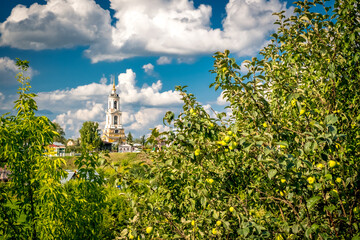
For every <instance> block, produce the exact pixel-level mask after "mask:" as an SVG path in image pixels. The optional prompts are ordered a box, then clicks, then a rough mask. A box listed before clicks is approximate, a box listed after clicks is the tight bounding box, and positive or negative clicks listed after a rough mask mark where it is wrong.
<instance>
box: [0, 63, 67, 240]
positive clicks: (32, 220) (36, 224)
mask: <svg viewBox="0 0 360 240" xmlns="http://www.w3.org/2000/svg"><path fill="white" fill-rule="evenodd" d="M16 65H17V66H18V67H19V69H20V73H19V74H17V79H18V82H19V83H20V84H21V87H19V91H18V94H19V99H18V100H16V101H15V109H16V110H17V114H16V116H7V114H5V115H2V116H1V118H0V159H4V160H5V161H4V162H3V161H1V163H0V164H2V163H5V164H6V166H7V168H8V170H10V171H11V175H10V178H11V180H10V181H9V183H8V184H6V185H4V186H1V188H0V235H2V236H3V237H4V239H13V238H16V239H39V238H43V237H42V236H52V237H54V238H56V237H55V236H54V235H53V234H55V231H56V229H57V228H56V220H55V216H56V215H57V214H58V213H59V209H60V208H61V205H58V204H56V203H59V202H60V201H62V199H63V195H62V194H61V192H62V188H61V187H60V178H61V177H62V176H65V174H66V173H65V172H64V171H63V170H61V169H60V164H64V163H65V161H64V160H63V159H59V158H56V159H51V160H50V159H49V158H48V157H46V155H45V154H46V153H47V151H48V149H47V146H48V145H49V144H50V143H51V142H52V141H53V139H54V137H55V136H56V132H54V131H53V129H54V125H53V124H52V123H51V121H50V120H49V119H48V118H47V117H44V116H35V112H36V110H37V105H36V102H35V100H34V99H33V98H34V97H35V96H36V95H35V94H33V93H29V89H30V85H29V82H28V79H29V78H28V77H25V76H24V72H25V71H26V70H27V69H28V67H29V62H28V61H22V60H20V59H17V62H16ZM11 206H13V207H11ZM24 215H25V220H24V221H21V222H20V221H18V220H19V218H20V217H21V216H24ZM50 223H52V224H50ZM58 229H59V228H58Z"/></svg>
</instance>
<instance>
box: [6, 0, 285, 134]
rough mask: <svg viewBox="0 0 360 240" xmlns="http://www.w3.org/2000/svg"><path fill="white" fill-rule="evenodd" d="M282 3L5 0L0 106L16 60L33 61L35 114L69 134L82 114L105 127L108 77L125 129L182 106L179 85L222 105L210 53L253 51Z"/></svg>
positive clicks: (139, 129)
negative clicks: (114, 87)
mask: <svg viewBox="0 0 360 240" xmlns="http://www.w3.org/2000/svg"><path fill="white" fill-rule="evenodd" d="M291 8H292V7H291V4H290V3H288V2H286V1H279V0H270V1H267V0H231V1H230V2H229V1H225V0H224V1H222V0H195V1H188V0H152V1H149V0H48V1H44V0H41V1H40V0H39V1H30V0H11V1H2V2H1V8H0V113H5V112H8V111H11V109H12V107H13V103H12V102H13V101H14V100H15V99H16V89H17V87H18V84H17V82H16V80H15V78H14V76H15V74H16V72H17V70H16V67H15V66H14V60H15V58H20V59H26V60H29V61H30V66H31V69H30V72H29V74H30V76H31V85H32V91H33V92H35V93H37V94H38V97H37V98H36V100H37V102H38V105H39V114H43V115H46V116H48V117H49V118H50V119H51V120H53V121H56V122H58V123H59V124H60V125H61V126H62V127H63V128H64V130H65V132H66V137H67V138H75V137H78V136H79V133H78V130H79V129H80V128H81V125H82V123H83V122H84V121H96V122H99V124H100V126H101V127H103V126H104V123H105V122H104V121H105V107H106V100H107V94H108V93H110V91H111V86H110V77H111V76H114V77H115V79H116V84H117V91H118V92H119V93H120V97H121V108H122V111H123V119H122V121H123V125H124V128H125V132H126V133H128V132H131V133H132V134H133V135H135V136H136V137H139V136H141V135H143V134H148V133H149V128H153V127H159V128H161V129H162V128H163V127H162V126H161V124H162V117H163V116H164V113H165V112H166V111H168V110H172V111H174V112H177V113H178V112H179V111H181V106H182V104H181V101H180V99H179V95H178V94H177V93H176V92H175V91H174V88H175V86H176V85H188V86H189V88H188V90H189V91H190V92H192V93H194V94H195V96H196V97H197V99H198V100H199V101H200V102H201V103H202V104H203V105H205V106H206V108H207V109H210V107H211V108H213V109H215V110H221V109H223V106H224V105H223V104H224V102H223V101H222V99H221V97H220V93H221V92H219V91H218V92H215V91H214V90H213V89H209V87H208V86H209V84H210V83H212V81H213V79H214V77H215V76H214V75H213V74H211V73H209V70H211V69H212V64H213V58H212V54H213V53H214V52H216V51H223V50H225V49H230V50H231V52H232V54H233V56H234V57H236V58H237V59H238V62H242V61H243V60H245V59H247V58H250V57H252V56H256V54H257V52H258V51H259V50H260V49H261V47H262V46H264V45H265V44H266V42H267V40H268V39H269V36H270V34H271V33H272V32H274V31H275V28H276V25H273V22H274V21H275V20H276V18H275V17H274V16H272V12H278V11H281V10H286V11H288V12H291V11H292V9H291Z"/></svg>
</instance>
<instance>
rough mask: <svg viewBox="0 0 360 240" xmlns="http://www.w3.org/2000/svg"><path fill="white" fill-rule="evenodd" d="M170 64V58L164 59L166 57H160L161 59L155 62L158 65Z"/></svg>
mask: <svg viewBox="0 0 360 240" xmlns="http://www.w3.org/2000/svg"><path fill="white" fill-rule="evenodd" d="M171 62H172V58H171V57H166V56H161V57H159V59H158V60H156V63H157V64H159V65H165V64H170V63H171Z"/></svg>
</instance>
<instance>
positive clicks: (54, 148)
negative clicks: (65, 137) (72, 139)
mask: <svg viewBox="0 0 360 240" xmlns="http://www.w3.org/2000/svg"><path fill="white" fill-rule="evenodd" d="M48 147H49V152H50V153H54V154H50V156H51V157H53V156H57V157H63V156H65V149H66V147H65V145H64V144H62V143H59V142H54V143H53V144H50V145H49V146H48Z"/></svg>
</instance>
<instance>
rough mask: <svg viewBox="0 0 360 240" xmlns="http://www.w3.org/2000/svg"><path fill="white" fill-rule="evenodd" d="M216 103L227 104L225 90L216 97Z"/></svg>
mask: <svg viewBox="0 0 360 240" xmlns="http://www.w3.org/2000/svg"><path fill="white" fill-rule="evenodd" d="M216 103H217V104H218V105H221V106H223V105H226V104H227V102H226V100H225V99H224V92H221V94H220V96H219V97H218V98H217V99H216Z"/></svg>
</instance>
